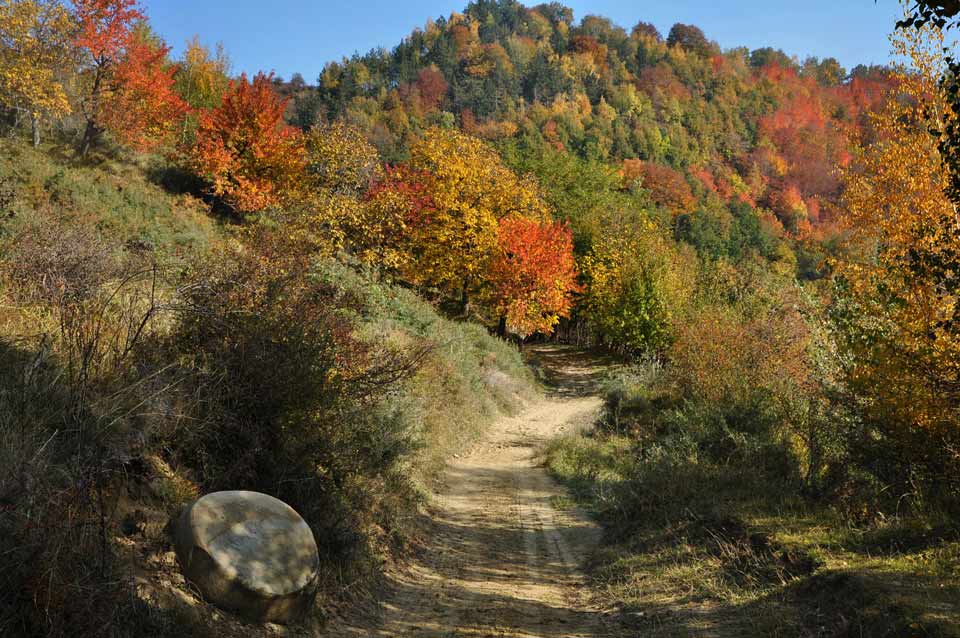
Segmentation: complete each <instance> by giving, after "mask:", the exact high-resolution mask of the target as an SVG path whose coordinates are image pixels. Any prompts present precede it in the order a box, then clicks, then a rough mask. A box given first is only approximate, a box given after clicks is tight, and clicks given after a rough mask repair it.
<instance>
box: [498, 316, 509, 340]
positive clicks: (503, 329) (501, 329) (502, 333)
mask: <svg viewBox="0 0 960 638" xmlns="http://www.w3.org/2000/svg"><path fill="white" fill-rule="evenodd" d="M497 336H498V337H500V338H501V339H504V338H506V336H507V316H506V315H500V322H499V323H498V324H497Z"/></svg>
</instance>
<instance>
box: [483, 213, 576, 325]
mask: <svg viewBox="0 0 960 638" xmlns="http://www.w3.org/2000/svg"><path fill="white" fill-rule="evenodd" d="M498 239H499V253H498V254H497V256H496V257H495V258H494V259H493V261H492V263H491V265H490V271H489V282H490V285H491V290H492V292H491V294H492V303H493V307H494V309H495V310H496V311H497V312H498V313H499V314H500V333H501V334H504V333H505V332H506V330H507V329H509V330H510V331H511V332H514V333H516V334H519V335H521V336H527V335H529V334H532V333H534V332H543V333H547V334H549V333H550V332H552V331H553V328H554V326H556V325H557V322H559V320H560V317H567V316H569V314H570V309H571V308H572V307H573V296H574V294H575V293H576V292H577V291H578V290H579V287H578V285H577V267H576V263H575V261H574V257H573V236H572V234H571V232H570V229H569V228H568V227H567V226H566V225H565V224H561V223H555V222H540V221H537V220H533V219H527V218H524V217H508V218H504V219H502V220H501V221H500V228H499V236H498Z"/></svg>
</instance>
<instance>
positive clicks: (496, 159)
mask: <svg viewBox="0 0 960 638" xmlns="http://www.w3.org/2000/svg"><path fill="white" fill-rule="evenodd" d="M409 167H410V169H412V170H411V174H412V175H416V176H418V177H419V179H422V180H423V181H424V183H423V187H424V195H425V196H426V197H428V198H429V203H430V205H429V206H428V207H427V208H426V210H425V212H424V214H423V215H421V219H419V220H417V221H418V222H419V223H412V224H410V225H409V234H410V250H411V252H412V259H411V261H410V263H411V264H414V265H415V268H413V269H412V270H411V271H410V272H408V273H406V275H407V277H408V278H409V279H411V280H412V281H416V282H417V283H420V284H423V285H430V286H436V287H438V288H440V289H442V290H444V291H446V292H450V293H452V292H457V291H459V292H460V294H461V300H462V304H463V309H464V311H465V312H466V311H467V310H468V308H469V298H470V295H471V294H472V293H474V292H476V291H477V290H478V289H480V288H481V287H482V284H483V281H484V279H485V275H486V273H487V271H488V269H489V266H490V262H491V259H493V257H494V256H495V255H496V254H497V250H498V233H499V221H500V220H501V219H504V218H507V217H511V216H516V217H524V218H528V219H534V220H546V219H548V217H549V215H548V208H547V205H546V203H545V202H544V200H543V198H542V197H541V193H540V188H539V186H538V185H537V183H536V182H535V181H534V180H532V179H529V178H526V177H521V176H518V175H517V174H515V173H514V172H513V171H511V170H510V169H509V168H507V167H506V166H504V164H503V162H502V161H501V159H500V156H499V155H498V154H497V152H496V151H495V150H494V149H492V148H491V147H489V146H487V145H486V144H485V143H483V142H482V141H480V140H478V139H477V138H474V137H471V136H469V135H466V134H464V133H461V132H459V131H456V130H452V129H443V128H433V129H430V130H428V131H427V132H426V134H425V135H424V136H423V137H422V138H421V139H419V140H417V141H416V142H415V143H414V144H413V145H412V147H411V149H410V163H409Z"/></svg>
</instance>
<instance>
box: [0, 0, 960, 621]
mask: <svg viewBox="0 0 960 638" xmlns="http://www.w3.org/2000/svg"><path fill="white" fill-rule="evenodd" d="M905 11H906V14H905V15H906V18H905V20H904V22H903V23H902V24H900V25H899V26H898V27H896V28H895V25H890V26H891V31H892V32H893V36H892V43H893V48H894V52H895V53H896V55H897V56H898V58H897V59H901V60H904V61H905V62H904V63H903V64H893V63H891V65H890V66H885V67H875V66H870V67H867V66H857V67H855V68H853V69H844V68H842V66H841V65H840V64H839V63H838V62H837V61H836V60H835V59H833V58H826V59H822V60H821V59H816V58H807V59H805V60H798V59H796V58H792V57H790V56H787V55H786V54H784V53H783V52H782V51H780V50H777V49H774V48H763V49H757V50H752V51H751V50H748V49H746V48H732V49H722V48H721V47H720V46H718V45H717V44H716V43H715V42H712V41H711V40H710V39H709V36H708V34H705V33H704V32H703V31H702V30H701V29H700V28H698V27H697V26H695V25H687V24H676V25H674V26H673V27H672V28H671V29H670V31H669V33H667V34H666V35H665V36H664V35H663V34H661V33H659V32H658V30H657V29H656V28H654V27H653V26H652V25H651V24H649V23H647V22H644V21H642V17H643V16H638V18H639V19H640V20H641V21H639V22H638V23H637V24H635V25H633V26H626V27H623V26H618V25H616V24H613V23H612V22H611V21H610V20H608V19H606V18H603V17H600V16H591V15H588V16H584V17H582V18H579V19H576V18H575V16H574V15H573V12H572V10H570V9H569V8H567V7H565V6H563V5H561V4H559V3H556V2H553V3H549V4H541V5H537V6H525V5H522V4H520V3H519V2H517V1H516V0H476V1H474V2H471V3H470V4H469V5H468V6H467V7H466V8H465V9H464V11H463V12H462V13H454V14H452V15H450V16H448V17H442V18H437V19H435V20H430V21H428V22H427V23H426V24H425V25H424V27H423V28H422V29H416V30H414V31H413V32H412V33H411V34H410V35H409V36H408V37H407V38H405V39H404V40H403V41H402V42H400V43H399V44H397V45H396V46H395V47H393V48H391V49H376V50H373V51H370V52H369V53H366V54H363V55H359V54H358V55H354V56H353V57H351V58H347V59H343V60H339V61H331V62H329V63H328V64H326V66H325V67H324V69H323V71H322V73H321V74H320V76H319V77H318V78H316V80H315V81H310V82H308V81H305V80H304V78H302V77H300V76H299V75H298V76H295V77H293V78H291V79H290V80H289V81H285V80H283V79H281V78H278V77H275V76H274V75H273V74H272V73H266V72H263V73H258V74H256V75H254V76H252V77H248V76H247V75H246V74H240V75H239V76H236V75H234V74H233V73H232V71H231V64H230V60H229V52H227V51H225V50H224V49H223V48H222V47H219V46H218V47H210V46H208V45H205V44H203V43H202V42H201V40H200V39H199V38H195V39H193V40H192V41H190V42H188V43H187V45H186V47H185V49H184V52H183V54H182V55H181V56H179V57H176V56H173V55H172V53H171V51H172V49H171V48H170V46H169V45H168V44H167V43H165V42H164V41H163V39H162V38H161V36H160V35H159V34H157V33H156V32H155V31H154V30H153V29H152V28H151V26H150V23H149V17H148V16H147V14H146V12H145V10H144V8H143V7H142V6H141V5H139V4H138V3H137V1H136V0H73V1H72V2H63V1H61V0H9V1H6V2H0V126H2V129H3V130H2V132H3V133H4V136H5V137H4V138H3V139H2V140H0V300H2V303H0V360H2V366H3V372H2V373H0V537H2V540H0V566H2V567H3V568H2V569H0V633H3V631H5V630H9V631H12V632H14V635H25V636H41V635H56V636H69V635H79V634H78V632H80V633H81V634H82V635H99V634H103V635H118V636H119V635H157V636H164V635H173V634H171V633H170V632H171V631H172V629H171V628H172V627H173V628H177V627H179V628H180V629H181V630H182V631H183V632H184V633H180V634H176V635H188V633H187V632H188V631H189V632H195V633H194V634H193V635H198V636H199V635H204V634H203V633H202V631H203V629H202V626H203V623H202V622H199V621H196V619H195V618H194V619H193V620H190V618H188V617H187V616H189V614H187V615H186V616H183V615H178V614H179V612H177V613H173V612H170V610H169V608H163V609H160V610H159V611H158V608H156V607H151V605H152V603H151V602H150V600H152V599H151V598H150V595H145V594H143V591H142V590H137V591H136V592H134V594H133V595H131V593H130V591H129V588H128V587H126V585H125V583H126V582H127V581H126V580H125V578H126V577H127V576H129V574H130V573H132V572H133V571H136V570H137V569H139V570H144V569H146V570H148V571H149V570H150V569H155V570H162V566H159V567H158V565H161V563H162V560H161V559H156V560H155V561H154V558H152V557H153V556H154V554H153V553H151V552H154V553H157V552H159V553H158V554H157V555H162V554H163V551H162V548H163V547H165V545H164V543H168V541H167V540H165V536H164V532H163V525H164V521H165V520H166V519H167V518H168V517H169V516H170V515H171V514H172V513H173V512H176V511H178V508H180V507H182V506H183V505H184V503H186V502H189V501H190V500H191V499H192V498H195V497H196V496H197V495H198V494H203V493H206V492H209V491H212V490H216V489H223V488H226V487H235V486H237V485H241V486H243V487H244V488H248V489H256V490H259V491H264V492H267V493H271V494H276V495H278V496H279V497H281V498H283V499H284V500H286V501H287V502H289V503H291V504H292V505H294V506H295V507H296V509H297V510H298V511H300V512H301V513H303V514H304V516H305V518H306V519H307V521H308V523H309V524H310V525H311V527H312V528H313V529H314V532H315V534H316V536H317V537H318V538H322V539H324V544H323V545H322V547H321V548H320V550H321V559H322V561H324V564H325V565H327V566H329V573H330V574H336V576H331V577H330V578H329V580H328V581H327V582H324V583H322V584H321V586H320V589H321V591H322V595H321V596H320V598H319V602H318V610H320V611H318V614H317V617H318V618H320V617H322V616H323V613H325V612H326V611H328V610H329V609H331V608H333V607H334V606H336V605H338V604H340V603H341V602H342V601H343V600H349V599H352V600H357V599H362V598H363V597H364V596H365V595H366V594H368V593H369V589H368V588H369V587H370V584H371V583H372V582H375V580H376V578H377V575H378V574H379V572H380V570H381V568H382V561H383V557H384V556H402V555H403V553H404V551H406V550H407V549H408V545H409V541H410V538H411V534H412V531H411V527H410V526H411V525H412V523H411V519H412V517H413V514H412V513H413V512H415V511H416V510H417V507H418V506H419V505H420V504H422V502H423V494H424V491H425V488H424V486H425V485H428V484H429V483H430V481H432V480H435V479H436V477H437V475H438V473H439V472H440V471H441V470H442V465H443V461H444V459H445V458H447V457H449V456H452V455H453V454H454V453H456V452H458V451H460V450H462V449H464V448H465V447H466V446H468V445H469V444H470V442H472V441H474V440H476V438H477V437H478V436H480V433H481V432H482V431H483V428H484V425H485V424H486V423H487V422H488V421H490V420H491V419H492V418H493V416H495V415H497V414H501V413H509V412H511V411H514V410H516V409H518V406H519V405H521V404H522V403H523V401H524V400H525V399H526V398H528V397H530V396H533V395H534V394H536V392H537V390H536V388H535V384H534V381H533V379H532V376H531V373H530V372H529V371H528V370H527V369H526V368H525V367H524V365H523V363H522V360H521V354H520V350H519V347H522V345H523V344H524V343H528V342H531V341H545V340H556V341H563V342H568V343H576V344H577V345H580V346H584V347H596V348H602V349H605V350H606V351H609V352H612V353H615V354H616V355H617V356H618V357H620V358H622V360H623V361H624V362H625V363H624V365H623V366H622V368H621V369H620V371H619V372H618V373H617V374H615V375H613V376H612V377H611V378H610V379H609V380H608V383H607V385H606V386H605V390H604V400H605V406H606V407H605V412H604V416H603V419H602V422H601V423H600V424H599V426H598V428H599V429H598V432H599V433H598V434H597V438H596V439H591V440H590V441H591V442H589V443H583V442H582V441H581V442H579V443H576V444H571V445H582V446H583V447H582V448H572V450H573V451H571V449H560V450H559V451H557V450H554V457H553V460H554V461H556V463H554V466H555V471H556V472H557V473H559V474H564V473H565V472H566V473H567V474H568V476H567V479H569V480H571V481H580V483H579V484H583V483H584V482H587V483H589V482H590V481H595V480H598V479H597V477H598V476H601V475H606V474H603V472H608V471H609V472H614V470H611V469H610V468H605V469H603V471H602V472H601V471H600V470H597V471H595V472H593V473H592V474H590V475H589V476H586V477H584V476H580V474H579V473H580V472H585V471H586V470H585V469H584V468H587V467H592V465H591V464H592V463H597V464H600V460H598V459H601V458H603V459H606V460H607V461H610V462H611V463H614V464H615V465H616V468H617V469H616V472H615V473H616V474H617V475H618V476H619V477H620V479H618V480H619V483H618V484H621V485H620V487H621V488H622V491H620V492H617V494H618V496H617V497H616V499H614V503H613V504H612V505H611V504H610V503H607V505H608V506H609V507H610V508H611V510H610V511H616V512H617V513H618V515H624V514H623V513H624V512H632V513H633V514H631V515H630V516H629V517H628V518H629V520H628V521H627V522H626V523H625V522H624V521H622V520H621V521H620V523H621V524H623V525H625V526H626V529H628V530H632V531H631V532H630V533H634V532H635V531H636V530H635V528H634V527H631V526H632V525H634V524H635V523H636V522H637V521H638V520H640V519H641V518H644V517H645V516H647V514H649V512H650V511H657V512H660V510H659V509H658V508H660V507H662V503H660V502H659V501H648V500H644V499H646V498H648V496H646V495H647V494H648V493H649V489H650V488H651V487H652V488H658V489H659V488H661V487H662V488H664V489H665V490H667V491H668V492H669V489H680V488H681V487H683V485H681V484H684V485H689V486H698V487H699V488H703V489H714V488H715V489H716V490H718V493H719V491H720V490H722V489H725V488H729V487H731V486H735V487H736V488H737V489H738V490H740V491H741V492H743V491H750V490H753V491H754V492H756V493H761V492H762V493H765V494H767V495H769V496H770V497H771V499H772V498H773V495H775V497H776V499H779V500H777V501H776V502H777V505H776V508H780V509H778V510H777V511H778V512H779V511H782V509H783V508H782V507H781V505H782V504H783V503H786V502H789V503H791V504H796V503H800V504H801V505H802V507H804V508H813V509H814V510H815V511H817V512H830V516H831V518H830V519H829V522H828V523H823V526H824V527H826V528H829V529H830V530H833V531H835V532H836V533H837V534H841V533H847V532H849V533H851V534H853V533H856V534H861V535H863V534H869V533H880V531H882V532H883V533H887V534H890V535H891V536H896V534H898V533H900V532H901V531H903V530H908V531H907V532H904V533H905V534H908V533H909V534H913V535H914V536H912V537H911V538H915V537H916V535H917V534H919V535H920V536H921V537H922V539H923V541H922V543H920V544H921V545H922V544H923V543H926V545H924V547H925V548H930V547H935V548H936V552H939V553H937V554H936V556H934V557H933V558H930V557H929V556H928V555H926V554H924V557H921V558H918V559H917V561H919V562H918V563H917V564H916V565H913V566H912V567H911V568H910V569H914V570H915V571H916V572H917V573H923V574H929V573H932V571H934V570H940V571H938V572H937V573H938V574H941V575H943V577H944V578H954V577H955V576H956V561H955V556H956V555H957V554H956V552H957V551H958V549H957V547H958V539H960V532H958V531H957V529H958V528H957V525H956V516H957V514H958V513H960V453H958V450H960V411H958V410H960V322H958V313H960V306H958V300H960V294H958V281H960V279H958V278H960V243H958V242H960V235H958V233H957V229H958V223H960V222H958V217H957V213H956V204H957V203H958V197H957V193H958V192H960V189H958V188H957V186H956V184H957V183H960V180H958V179H957V174H958V171H957V170H956V168H957V166H960V162H958V161H957V156H958V153H957V151H956V149H957V148H958V146H960V145H957V144H956V140H957V139H958V138H960V135H958V130H960V128H958V126H960V125H958V123H957V113H958V111H957V110H956V109H955V107H956V104H957V93H958V91H957V88H956V81H955V80H954V79H953V78H955V77H956V73H955V71H956V70H957V69H956V63H955V62H954V61H953V60H952V59H951V58H950V57H949V54H950V52H951V51H952V49H951V48H950V45H949V37H950V34H951V33H952V31H951V29H952V28H953V27H954V23H953V19H954V18H955V14H951V13H950V11H949V10H948V9H944V8H943V7H942V6H941V5H939V4H936V3H926V2H919V3H916V4H914V3H909V4H907V5H905ZM518 346H519V347H518ZM604 437H606V438H604ZM598 442H599V443H598ZM608 444H609V445H612V446H613V448H612V449H614V450H615V453H610V454H607V452H603V450H608V448H606V447H603V446H606V445H608ZM592 445H599V446H600V447H603V450H601V449H600V448H591V447H590V446H592ZM587 449H590V450H592V451H590V452H584V451H583V450H587ZM578 450H579V451H578ZM601 452H602V453H603V454H607V456H602V454H601ZM581 453H582V454H583V455H584V459H586V460H584V459H581V460H580V461H578V462H577V463H572V462H571V463H570V464H569V465H564V463H567V462H568V461H569V459H570V458H571V457H570V456H569V455H573V456H576V454H581ZM557 455H559V456H557ZM564 455H568V456H564ZM591 455H592V456H591ZM587 457H589V458H587ZM558 458H560V461H557V459H558ZM624 459H626V460H628V461H629V462H626V461H624ZM558 463H559V464H558ZM571 467H573V468H575V469H571ZM598 467H599V465H598ZM556 468H560V469H556ZM621 479H622V480H621ZM754 488H755V489H754ZM618 489H620V488H618ZM686 496H689V495H684V494H680V497H686ZM691 502H692V501H691ZM771 502H772V501H771ZM768 505H769V503H768ZM691 507H694V505H691ZM771 507H773V506H772V505H771ZM798 507H800V505H798ZM788 509H789V508H788ZM688 511H690V510H687V511H685V512H679V513H678V512H669V513H668V514H664V516H667V517H668V516H673V515H674V514H676V516H688V514H687V512H688ZM144 512H147V513H146V514H145V513H144ZM331 513H332V514H331ZM704 516H705V515H704ZM704 516H700V513H698V514H696V515H695V516H694V518H695V519H696V520H697V521H702V520H704ZM658 520H659V519H658ZM684 520H686V519H684ZM687 522H689V521H687ZM129 530H133V531H129ZM844 530H846V531H844ZM850 530H854V531H850ZM878 530H880V531H878ZM918 530H919V531H918ZM128 532H129V533H128ZM626 533H627V532H625V534H626ZM898 538H899V537H898ZM131 539H133V540H131ZM897 542H899V541H896V542H894V541H891V543H890V545H889V547H894V546H896V547H897V548H901V549H902V547H904V545H897V544H896V543H897ZM885 547H887V546H885ZM158 548H160V549H158ZM824 551H827V550H824ZM897 551H900V549H897ZM931 551H933V550H931ZM131 556H137V557H139V558H136V557H135V558H131ZM898 556H899V555H898ZM144 557H146V558H144ZM714 558H716V556H714ZM718 560H719V559H718ZM150 561H154V563H155V564H154V563H151V562H150ZM924 561H928V562H924ZM811 564H812V563H811ZM27 565H32V566H33V567H25V566H27ZM131 565H133V567H132V566H131ZM145 565H146V567H145ZM898 565H899V564H898ZM899 568H900V566H898V569H899ZM903 569H906V568H903ZM750 573H752V572H750ZM806 575H809V574H806ZM41 576H42V577H41ZM799 577H800V575H799V574H787V575H786V576H784V575H783V574H779V575H778V578H781V579H783V582H780V581H778V583H779V584H778V585H777V587H783V588H787V587H788V585H789V583H790V581H791V579H793V578H799ZM751 578H752V576H751ZM747 580H749V578H748V579H747ZM741 581H742V579H741ZM741 581H738V586H744V587H746V586H745V585H743V582H741ZM770 582H773V581H770ZM750 583H753V584H751V585H750V586H754V584H755V583H754V581H752V580H750ZM764 583H765V584H763V588H760V589H756V591H755V592H754V594H756V593H757V592H762V593H763V594H764V595H766V594H768V593H769V591H770V590H769V587H773V585H770V583H769V582H767V581H764ZM756 587H758V588H759V587H760V585H757V586H756ZM764 588H766V589H764ZM152 591H153V590H151V592H152ZM778 591H779V590H778ZM153 593H155V592H153ZM710 595H714V593H711V594H710ZM751 595H753V594H751ZM757 595H759V594H757ZM158 596H159V594H158ZM845 613H847V610H839V611H837V617H840V616H843V614H845ZM890 614H891V615H895V614H896V611H892V612H890ZM830 622H832V623H839V622H840V621H837V620H836V618H833V617H832V620H831V621H830ZM885 622H886V621H885ZM911 622H913V621H911ZM917 622H921V621H917ZM922 622H927V621H926V620H923V621H922ZM191 623H192V624H191ZM828 624H829V623H828ZM188 626H189V627H192V629H189V630H187V629H184V627H188ZM830 626H831V627H834V625H830ZM836 626H839V625H836ZM890 626H891V627H894V628H896V627H900V625H896V624H895V623H894V625H890ZM924 626H925V627H926V625H924ZM933 626H934V625H929V627H933ZM900 628H901V629H902V628H903V627H900ZM891 631H893V629H891ZM931 631H932V630H931ZM131 632H132V633H131ZM138 632H139V633H138ZM839 632H840V630H839V629H838V630H837V632H836V633H835V635H843V634H842V633H839ZM790 635H793V634H790ZM796 635H798V636H799V635H809V634H804V633H803V632H802V631H800V630H799V629H798V631H797V633H796ZM829 635H834V634H829ZM888 635H899V634H888ZM944 635H952V634H944Z"/></svg>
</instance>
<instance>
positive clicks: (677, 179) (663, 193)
mask: <svg viewBox="0 0 960 638" xmlns="http://www.w3.org/2000/svg"><path fill="white" fill-rule="evenodd" d="M620 175H621V177H622V178H623V183H624V186H626V187H627V188H634V187H635V188H641V189H643V190H645V191H646V192H647V194H648V195H649V197H650V200H651V201H652V202H653V203H654V204H656V205H657V206H660V207H662V208H664V209H666V210H668V211H670V212H671V213H672V214H674V215H679V214H681V213H688V212H690V211H691V210H693V208H694V207H695V206H696V204H697V199H696V197H694V195H693V191H692V190H691V189H690V184H689V183H688V182H687V180H686V178H685V177H684V176H683V174H682V173H680V172H678V171H675V170H674V169H672V168H670V167H669V166H663V165H662V164H655V163H653V162H644V161H642V160H624V162H623V167H622V168H621V170H620Z"/></svg>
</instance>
